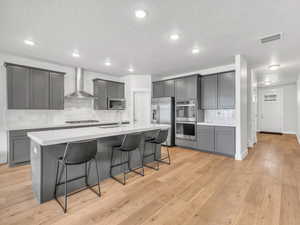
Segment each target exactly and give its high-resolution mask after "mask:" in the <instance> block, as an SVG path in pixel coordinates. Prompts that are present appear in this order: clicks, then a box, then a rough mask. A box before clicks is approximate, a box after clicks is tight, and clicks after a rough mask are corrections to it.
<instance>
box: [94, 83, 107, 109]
mask: <svg viewBox="0 0 300 225" xmlns="http://www.w3.org/2000/svg"><path fill="white" fill-rule="evenodd" d="M94 96H95V97H96V98H95V99H94V109H95V110H106V109H107V81H105V80H94Z"/></svg>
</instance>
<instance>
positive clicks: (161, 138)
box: [154, 129, 169, 144]
mask: <svg viewBox="0 0 300 225" xmlns="http://www.w3.org/2000/svg"><path fill="white" fill-rule="evenodd" d="M168 134H169V130H168V129H165V130H160V131H159V132H158V135H157V136H156V138H155V140H154V141H155V143H157V144H162V143H164V142H165V141H166V140H167V138H168Z"/></svg>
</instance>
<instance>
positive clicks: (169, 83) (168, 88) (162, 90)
mask: <svg viewBox="0 0 300 225" xmlns="http://www.w3.org/2000/svg"><path fill="white" fill-rule="evenodd" d="M152 96H153V98H162V97H174V96H175V81H174V80H164V81H156V82H153V83H152Z"/></svg>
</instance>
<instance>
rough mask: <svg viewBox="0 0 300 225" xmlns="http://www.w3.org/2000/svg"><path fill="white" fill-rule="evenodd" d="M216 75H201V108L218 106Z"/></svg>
mask: <svg viewBox="0 0 300 225" xmlns="http://www.w3.org/2000/svg"><path fill="white" fill-rule="evenodd" d="M217 90H218V76H217V75H210V76H203V77H201V97H200V99H201V101H200V102H201V109H217V107H218V94H217V93H218V91H217Z"/></svg>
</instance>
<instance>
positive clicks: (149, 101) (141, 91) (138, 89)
mask: <svg viewBox="0 0 300 225" xmlns="http://www.w3.org/2000/svg"><path fill="white" fill-rule="evenodd" d="M136 93H146V94H149V96H150V98H149V100H148V103H149V105H151V91H150V90H149V89H147V88H134V89H132V90H131V94H130V99H131V102H132V107H131V113H130V121H131V124H134V113H135V110H134V109H135V105H134V104H135V103H134V102H135V101H134V95H135V94H136ZM150 110H151V109H150ZM149 120H150V121H151V111H150V118H149Z"/></svg>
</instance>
